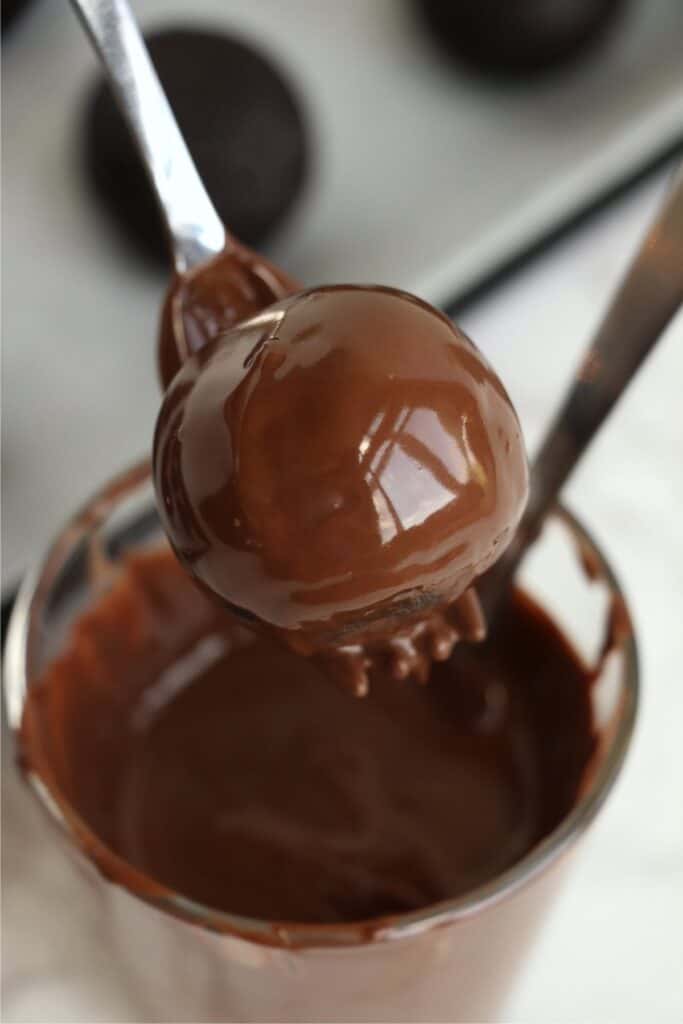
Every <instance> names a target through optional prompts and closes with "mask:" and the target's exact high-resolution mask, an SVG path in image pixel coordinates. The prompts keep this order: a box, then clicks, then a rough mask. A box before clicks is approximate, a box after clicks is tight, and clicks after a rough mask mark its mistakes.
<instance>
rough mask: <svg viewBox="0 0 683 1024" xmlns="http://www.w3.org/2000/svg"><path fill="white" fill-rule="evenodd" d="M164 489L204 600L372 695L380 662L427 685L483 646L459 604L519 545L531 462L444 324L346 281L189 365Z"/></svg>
mask: <svg viewBox="0 0 683 1024" xmlns="http://www.w3.org/2000/svg"><path fill="white" fill-rule="evenodd" d="M155 484H156V489H157V498H158V504H159V509H160V513H161V516H162V520H163V523H164V528H165V529H166V532H167V534H168V536H169V538H170V540H171V543H172V544H173V547H174V549H175V550H176V553H177V554H178V556H179V558H180V560H181V561H182V563H183V564H184V565H185V566H186V567H187V568H188V569H189V571H190V572H191V573H192V574H193V575H194V576H195V577H196V578H197V579H198V580H199V581H200V582H201V583H202V584H203V585H204V586H205V587H206V588H207V589H208V590H209V592H211V593H213V594H214V595H216V596H217V597H218V598H219V599H221V600H222V601H223V602H224V603H225V604H226V605H227V606H228V607H229V608H230V609H231V610H232V611H233V612H234V613H235V614H237V615H241V616H242V617H243V618H244V619H246V620H247V621H249V622H252V623H254V622H258V623H261V624H265V625H267V626H268V627H270V628H271V630H274V631H277V633H278V634H279V635H280V636H281V637H282V638H284V639H285V640H286V642H287V643H288V644H289V645H290V646H291V647H293V648H294V649H296V650H297V651H299V652H300V653H309V654H310V653H319V654H320V655H321V657H325V658H327V660H328V661H329V662H330V663H332V664H334V665H335V666H336V668H337V670H338V673H339V674H341V675H342V676H346V677H348V678H349V681H350V683H351V685H352V686H353V687H354V688H355V689H356V690H358V691H360V692H362V691H363V690H364V689H365V686H366V672H367V668H368V666H369V664H371V663H374V662H375V661H376V660H377V658H378V657H380V655H381V657H382V658H385V660H386V659H388V661H389V663H390V664H391V665H393V666H395V669H396V674H397V675H399V676H401V675H403V676H405V675H407V674H411V673H414V674H417V675H418V676H423V677H424V676H425V675H426V674H427V671H428V661H429V660H430V659H431V657H434V656H436V657H441V658H446V657H448V655H449V654H450V651H451V649H452V646H453V643H454V642H455V640H457V639H458V638H459V637H467V638H480V637H481V635H482V633H483V623H482V620H481V617H480V615H479V614H478V609H477V606H476V599H475V598H474V596H473V595H470V596H469V597H466V598H463V597H462V595H463V594H464V593H465V591H466V590H467V588H468V587H469V586H470V585H471V584H472V582H473V581H474V580H475V579H476V578H477V577H478V576H479V575H480V574H481V573H482V572H484V571H485V570H486V569H487V568H488V566H489V565H491V564H492V562H493V561H495V559H497V558H498V556H499V555H500V553H501V552H502V551H503V550H504V548H505V546H506V545H507V543H508V541H509V539H510V537H511V535H512V532H513V530H514V528H515V526H516V524H517V522H518V519H519V516H520V514H521V512H522V509H523V506H524V502H525V500H526V491H527V466H526V459H525V456H524V449H523V444H522V440H521V434H520V428H519V423H518V420H517V417H516V415H515V412H514V410H513V408H512V405H511V403H510V400H509V398H508V396H507V394H506V393H505V390H504V388H503V386H502V384H501V383H500V381H499V380H498V378H497V377H496V375H495V374H494V372H493V371H492V370H491V369H490V367H489V366H488V365H487V363H486V362H485V360H484V358H483V357H482V356H481V354H480V353H479V352H478V351H477V349H476V348H475V347H474V345H473V344H472V343H471V342H470V341H469V339H467V338H466V337H465V336H464V335H463V334H462V333H461V332H460V331H459V330H458V329H457V328H456V327H455V326H454V325H453V324H452V323H451V322H450V321H449V320H448V319H447V318H446V317H445V316H443V315H442V314H440V313H438V312H437V311H436V310H434V309H433V308H431V307H430V306H428V305H426V304H425V303H423V302H421V301H420V300H419V299H416V298H414V297H412V296H409V295H407V294H406V293H404V292H398V291H395V290H393V289H380V288H361V287H352V286H337V287H329V288H321V289H317V290H311V291H308V292H302V293H300V294H298V295H295V296H294V297H292V298H290V299H288V300H285V301H283V302H280V303H277V304H275V305H273V306H270V307H269V308H268V309H267V310H265V311H264V312H263V313H261V314H260V315H258V316H256V317H254V318H252V319H251V320H250V321H247V322H245V323H244V324H243V325H242V326H241V327H238V328H237V329H236V330H234V331H232V332H230V334H228V335H225V336H224V337H222V338H219V339H218V340H217V341H216V342H214V343H212V344H211V345H209V346H205V347H203V348H202V349H201V350H200V351H199V352H198V353H197V354H196V355H195V356H194V357H192V358H190V359H188V360H187V361H186V362H185V364H184V365H183V368H182V370H181V371H180V372H179V373H178V375H177V376H176V377H175V378H174V381H173V383H172V386H171V387H170V388H169V390H168V392H167V394H166V397H165V399H164V403H163V405H162V409H161V412H160V415H159V419H158V424H157V433H156V438H155ZM377 652H380V653H379V654H378V653H377Z"/></svg>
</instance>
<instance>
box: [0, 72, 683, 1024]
mask: <svg viewBox="0 0 683 1024" xmlns="http://www.w3.org/2000/svg"><path fill="white" fill-rule="evenodd" d="M49 85H50V83H49V82H43V83H41V88H43V89H45V88H49ZM17 130H19V129H18V128H17ZM6 141H7V140H6ZM50 155H51V151H50V150H49V149H47V148H46V149H45V150H44V151H41V152H39V153H38V155H37V159H42V158H45V159H49V158H50ZM52 156H54V153H52ZM663 181H664V177H663V175H661V174H660V175H658V176H657V177H656V178H655V179H654V180H652V181H650V182H648V183H646V184H644V185H642V186H640V187H638V188H637V189H634V190H633V191H632V192H631V193H630V194H629V195H628V196H627V197H626V198H625V199H622V200H620V201H619V202H617V203H615V204H613V206H612V207H610V208H609V209H608V210H607V211H605V212H604V213H603V214H601V215H600V216H597V217H594V218H592V219H591V220H590V221H589V223H588V224H586V225H585V226H584V227H582V228H581V229H580V230H577V231H576V232H574V234H573V235H572V236H571V237H569V238H567V239H565V240H564V241H562V242H561V243H558V244H557V245H555V246H554V247H553V248H552V249H551V250H549V251H547V252H546V253H545V254H544V255H543V257H542V258H541V259H539V260H537V261H536V262H535V263H533V264H532V265H530V266H528V267H527V268H526V269H525V270H523V271H522V272H519V273H518V274H516V275H515V276H514V277H513V278H511V279H509V280H508V282H507V283H505V284H504V285H503V286H501V287H499V288H498V289H497V290H496V291H495V292H493V293H491V294H490V295H489V296H488V297H486V298H485V299H483V300H482V301H481V302H480V303H479V304H478V305H477V306H476V307H472V308H471V309H470V310H469V311H468V313H467V316H466V317H464V318H463V320H462V323H463V326H464V327H465V329H466V330H467V331H468V332H469V333H470V334H471V335H472V336H473V337H474V338H475V340H476V341H477V342H478V343H479V345H480V346H481V347H482V348H483V349H484V351H485V352H486V353H487V355H488V356H489V358H490V359H491V360H492V361H493V363H494V365H495V366H496V368H497V369H498V371H499V372H500V374H501V376H502V378H503V379H504V380H505V382H506V384H507V385H508V388H509V390H510V393H511V395H512V398H513V401H514V402H515V404H516V405H517V407H518V409H519V411H520V414H521V418H522V422H523V426H524V430H525V434H526V437H527V440H528V443H529V446H530V448H531V450H533V448H534V445H535V443H536V442H537V440H538V438H539V436H540V433H541V431H542V429H543V426H544V424H545V422H546V421H547V418H548V416H549V414H550V412H551V410H552V409H553V407H554V406H555V404H556V403H557V400H558V397H559V395H560V393H561V391H562V388H563V385H564V382H565V381H566V379H567V377H568V375H569V374H570V372H571V370H572V367H573V366H574V364H575V363H576V361H577V358H578V355H579V353H580V350H581V348H582V346H583V345H584V343H585V341H586V339H587V338H588V336H589V334H590V331H591V328H592V327H593V325H594V324H595V323H596V321H597V319H598V317H599V315H600V312H601V310H602V308H603V307H604V304H605V301H606V297H607V296H608V294H609V292H610V290H611V289H612V287H613V286H614V284H615V283H616V281H617V279H618V277H619V274H620V271H621V269H622V268H623V266H624V264H625V262H626V261H627V259H628V257H629V254H630V252H631V251H632V249H633V247H634V245H635V243H636V241H637V239H638V237H639V235H640V234H641V232H642V230H643V227H644V225H645V224H646V223H647V221H648V218H649V216H650V214H651V212H652V211H653V208H654V206H655V205H656V202H657V199H658V197H659V195H660V194H661V191H662V187H663ZM15 195H18V196H20V192H15ZM66 214H68V210H67V211H66ZM27 216H28V212H27ZM65 224H68V217H67V216H66V215H65V211H64V210H62V211H61V212H59V211H55V214H54V226H55V230H64V228H65ZM46 226H48V227H49V224H47V222H45V223H43V224H42V225H41V230H43V229H45V228H46ZM81 240H82V241H84V244H87V245H89V246H90V247H91V252H92V255H93V258H95V252H96V251H97V258H98V260H99V261H100V265H101V267H102V274H103V275H106V273H107V260H108V259H111V260H112V261H114V260H115V259H117V258H118V254H111V255H110V256H108V255H107V250H106V247H105V248H104V250H97V245H98V243H97V238H96V237H95V235H94V234H93V235H92V236H87V237H85V236H84V238H82V239H81ZM11 256H12V254H10V253H7V252H5V259H6V260H8V259H10V258H11ZM117 273H119V276H120V268H119V269H118V270H117ZM54 275H55V280H54V281H53V282H52V285H51V291H50V294H51V301H53V302H54V301H55V295H57V294H58V292H59V290H60V289H62V290H63V304H64V310H66V306H67V305H68V304H72V294H73V292H72V289H73V287H74V282H73V281H71V280H70V279H69V274H68V268H65V267H64V266H59V265H57V266H55V268H54ZM161 287H162V283H161V281H159V285H158V290H159V292H160V291H161ZM105 292H106V289H105V288H104V287H103V290H102V295H99V294H97V292H94V293H91V294H89V295H86V296H84V298H83V302H84V306H85V307H86V314H87V315H89V316H90V315H92V310H93V309H96V308H97V306H98V303H102V302H106V301H107V295H106V294H105ZM148 292H149V290H148V289H143V290H140V289H138V290H136V285H135V279H134V275H133V272H132V271H131V281H130V295H129V300H130V302H131V304H132V305H133V306H134V308H135V310H136V316H137V318H138V319H137V323H138V330H137V331H136V332H135V334H132V333H128V334H126V335H124V336H122V337H121V338H120V339H119V344H118V346H117V347H116V348H113V347H111V346H107V345H106V344H102V343H101V341H102V339H100V338H97V337H86V336H83V335H82V334H79V333H78V332H77V331H75V332H74V335H73V337H70V338H66V339H65V340H60V338H59V336H56V337H55V338H54V339H53V338H48V337H44V338H42V339H40V341H39V342H38V343H37V344H36V345H35V346H34V347H28V346H24V347H23V349H16V348H14V349H13V350H12V353H11V359H10V358H8V354H7V353H6V354H5V356H4V359H3V362H4V373H3V392H4V394H3V430H4V438H3V487H4V494H3V505H4V508H3V520H4V522H3V535H4V548H5V551H4V568H3V580H5V581H10V580H11V579H13V578H14V577H15V575H16V574H17V573H18V572H19V571H20V569H21V568H22V567H23V565H24V563H25V561H26V557H27V555H29V554H30V555H37V554H38V553H39V552H40V550H42V548H43V546H44V544H45V542H46V540H47V536H48V533H49V532H50V531H51V530H52V529H53V527H54V526H55V525H56V523H57V522H58V521H59V520H61V519H62V518H63V517H64V515H65V514H66V513H67V512H68V511H70V510H71V509H72V508H73V505H74V503H75V502H76V501H79V500H81V499H83V498H85V497H86V496H87V494H88V492H89V491H91V490H92V489H93V488H94V486H95V485H96V484H98V483H99V482H101V480H102V479H103V478H104V477H105V476H107V475H108V474H109V473H110V472H112V471H114V470H116V469H118V468H121V467H122V466H123V465H125V464H127V463H129V462H130V461H132V460H133V459H134V458H135V457H137V456H138V455H140V454H141V453H143V452H144V450H145V448H146V445H147V441H148V438H149V436H150V432H151V427H152V421H153V417H154V413H155V408H156V402H157V388H156V382H155V379H154V374H153V368H152V365H151V360H150V359H149V340H148V339H149V338H150V336H151V334H152V333H153V329H154V320H155V312H154V309H153V308H152V307H151V306H150V305H149V301H148V300H149V294H148ZM8 298H9V299H10V300H11V296H10V297H7V296H6V301H7V299H8ZM38 301H40V297H38ZM65 315H66V313H65ZM13 318H14V319H13V322H14V323H15V324H20V322H21V315H20V313H18V312H16V311H15V313H14V314H13ZM56 344H64V345H65V346H68V353H69V359H68V360H65V361H60V360H56V359H54V358H47V357H46V358H43V355H44V354H45V353H49V352H50V350H51V346H53V345H56ZM141 350H144V352H143V355H142V356H140V351H141ZM103 382H106V383H108V384H109V385H110V388H109V390H105V389H103V387H102V384H103ZM124 386H125V400H124V401H123V402H122V401H121V394H123V393H124V391H123V389H124ZM682 391H683V316H681V315H680V314H679V316H678V318H677V320H675V321H674V323H673V324H672V325H671V326H670V328H669V330H668V331H667V334H666V337H665V338H663V339H662V342H661V344H660V345H659V347H658V349H657V350H656V352H655V353H654V354H653V356H652V357H651V359H650V360H649V362H648V364H647V365H646V366H645V367H644V368H643V370H642V372H641V373H640V375H639V377H638V378H637V381H636V382H635V383H634V385H633V389H632V391H631V392H630V393H629V394H628V395H627V396H626V397H625V398H624V400H623V402H622V404H621V405H620V406H619V408H618V409H617V410H616V412H615V413H614V415H613V417H612V419H611V421H610V423H609V425H608V426H607V427H606V429H605V432H604V435H603V436H602V437H601V438H600V439H599V441H597V442H596V444H595V447H594V449H593V450H592V451H591V453H590V454H589V456H588V457H587V458H586V461H585V463H584V464H583V465H582V466H581V467H580V469H579V470H578V471H577V473H576V475H575V477H574V479H573V480H572V482H571V484H570V486H569V488H568V492H567V498H568V501H569V503H570V505H571V506H572V507H573V508H574V509H575V510H577V511H580V513H581V516H582V518H583V519H584V520H585V521H586V523H587V524H588V525H589V526H590V528H591V530H592V531H593V533H594V534H595V536H596V538H597V539H598V540H599V542H600V543H601V544H602V545H603V546H604V548H605V549H606V551H607V553H608V555H609V557H610V560H611V561H612V563H613V565H614V566H615V567H616V569H617V571H618V574H619V575H620V577H621V580H622V582H623V584H624V587H625V590H626V593H627V595H628V597H629V599H630V602H631V605H632V609H633V613H634V618H635V621H636V626H637V630H638V637H639V644H640V653H641V659H642V673H643V703H642V708H641V715H640V722H639V727H638V730H637V734H636V739H635V743H634V745H633V748H632V751H631V753H630V756H629V759H628V762H627V765H626V769H625V771H624V774H623V776H622V778H621V780H620V782H619V784H618V786H617V788H616V790H615V792H614V794H613V796H612V797H611V799H610V801H609V803H608V805H607V807H606V808H605V810H604V811H603V813H602V815H601V817H600V819H599V822H598V823H597V824H596V826H595V827H594V828H593V830H592V833H591V834H590V835H589V837H588V839H587V840H586V842H585V845H584V848H583V850H582V851H581V852H580V856H579V857H578V858H577V860H576V863H575V865H574V869H573V877H572V878H571V880H570V883H569V885H568V886H567V888H566V890H565V892H564V894H563V895H562V896H561V898H560V900H559V902H558V904H557V906H556V908H555V910H554V911H553V913H552V916H551V917H550V919H549V921H548V924H547V926H546V927H545V929H544V931H543V933H542V935H541V938H540V941H539V942H538V944H537V946H536V948H535V951H534V953H533V955H532V957H531V958H530V960H529V962H528V966H527V968H526V970H525V973H524V975H523V977H522V978H521V979H520V982H519V984H518V986H517V989H516V991H515V994H514V997H513V998H512V1000H511V1002H510V1004H509V1010H508V1013H507V1015H506V1019H507V1020H509V1021H511V1022H520V1024H521V1022H524V1024H533V1022H536V1021H538V1022H539V1024H541V1022H542V1024H548V1022H577V1021H582V1022H583V1021H585V1022H588V1021H591V1022H592V1021H600V1022H614V1024H630V1022H633V1024H636V1022H637V1024H641V1022H643V1021H645V1020H647V1021H650V1022H652V1024H668V1022H672V1024H673V1022H677V1021H681V1020H683V981H682V978H681V937H680V921H681V915H683V813H682V808H683V744H682V743H681V735H683V685H682V680H681V675H682V672H683V615H682V613H683V540H682V536H683V533H682V531H681V526H680V521H679V519H678V517H679V515H680V514H681V509H683V413H682V405H683V399H682ZM47 396H52V400H51V401H50V402H48V401H47ZM103 417H104V418H105V424H106V425H105V426H104V428H103V429H99V427H98V425H99V424H101V423H102V418H103ZM65 480H66V483H67V486H66V487H65ZM9 756H10V755H9V751H8V750H7V749H6V750H5V752H4V757H5V764H6V765H7V762H8V760H9ZM44 830H45V823H44V822H43V820H42V818H41V816H40V815H39V814H38V813H37V809H36V807H34V805H33V803H31V802H30V801H29V799H28V796H27V795H26V794H25V793H24V792H23V790H22V789H21V788H20V786H19V784H18V783H17V781H16V779H15V776H14V773H13V772H12V771H11V770H9V771H8V770H6V771H4V772H3V879H2V884H3V900H4V907H3V925H4V927H3V936H2V938H3V964H2V968H3V979H4V982H3V984H4V1006H3V1015H4V1019H5V1020H7V1021H15V1022H19V1021H45V1020H47V1019H50V1020H55V1021H57V1020H60V1021H70V1022H77V1021H78V1022H80V1021H83V1022H85V1021H113V1020H116V1021H135V1020H138V1021H139V1020H141V1019H142V1018H141V1017H140V1011H139V1010H138V1009H136V1004H135V999H134V995H133V993H131V992H128V991H127V990H126V989H125V986H124V985H123V984H122V981H121V976H120V974H119V972H118V969H117V965H116V964H115V963H112V962H110V961H108V960H107V949H106V940H105V939H103V938H102V937H101V936H98V935H97V934H96V933H95V932H94V930H93V929H94V928H95V925H94V924H93V921H92V919H91V917H90V915H89V911H88V908H87V906H84V905H83V904H82V901H79V900H78V899H77V897H76V894H77V893H78V892H79V891H80V890H78V888H77V885H78V882H77V880H76V879H75V878H74V877H71V876H70V875H67V874H64V873H63V871H62V869H61V868H58V867H57V865H56V863H55V862H53V859H52V858H51V856H50V845H49V844H46V843H45V842H44V836H45V831H44ZM65 908H68V914H66V915H65ZM67 921H68V928H67V924H66V922H67Z"/></svg>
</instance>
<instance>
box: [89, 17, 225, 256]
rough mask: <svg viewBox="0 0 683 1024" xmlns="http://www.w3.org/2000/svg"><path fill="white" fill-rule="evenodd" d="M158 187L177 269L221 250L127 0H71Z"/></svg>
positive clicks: (216, 221) (221, 238) (211, 212)
mask: <svg viewBox="0 0 683 1024" xmlns="http://www.w3.org/2000/svg"><path fill="white" fill-rule="evenodd" d="M71 3H72V5H73V7H74V9H75V11H76V13H77V14H78V16H79V18H80V20H81V22H82V24H83V26H84V28H85V30H86V33H87V35H88V36H89V38H90V41H91V43H92V45H93V47H94V49H95V51H96V52H97V54H98V56H99V58H100V60H101V61H102V64H103V65H104V68H105V70H106V72H107V75H108V77H109V81H110V83H111V85H112V88H113V90H114V94H115V96H116V99H117V102H118V104H119V107H120V109H121V113H122V114H123V116H124V118H125V119H126V121H127V123H128V127H129V128H130V130H131V132H132V133H133V136H134V138H135V141H136V143H137V145H138V148H139V150H140V154H141V156H142V158H143V161H144V163H145V167H146V168H147V172H148V174H149V177H150V180H151V182H152V185H153V186H154V189H155V191H156V195H157V199H158V201H159V205H160V207H161V211H162V213H163V215H164V218H165V220H166V226H167V228H168V232H169V235H170V240H171V247H172V250H173V259H174V263H175V267H176V270H177V271H178V272H179V273H182V272H184V271H185V270H188V269H189V268H190V267H193V266H195V265H197V264H198V263H202V262H204V261H205V260H207V259H209V258H210V257H211V256H215V255H216V253H218V252H220V251H221V250H222V249H223V248H224V246H225V243H226V231H225V228H224V226H223V224H222V223H221V220H220V217H219V216H218V214H217V213H216V210H215V208H214V206H213V203H212V202H211V200H210V199H209V196H208V194H207V192H206V189H205V188H204V185H203V184H202V181H201V179H200V177H199V174H198V173H197V168H196V167H195V165H194V163H193V161H192V157H191V156H190V154H189V151H188V149H187V146H186V144H185V140H184V139H183V137H182V135H181V134H180V130H179V128H178V125H177V122H176V120H175V118H174V116H173V112H172V110H171V107H170V106H169V103H168V100H167V99H166V95H165V93H164V91H163V89H162V87H161V83H160V82H159V78H158V76H157V73H156V71H155V69H154V65H153V64H152V61H151V60H150V56H149V53H148V51H147V47H146V46H145V44H144V41H143V39H142V36H141V35H140V30H139V28H138V26H137V24H136V21H135V18H134V17H133V13H132V11H131V9H130V7H129V5H128V2H127V0H71Z"/></svg>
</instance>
